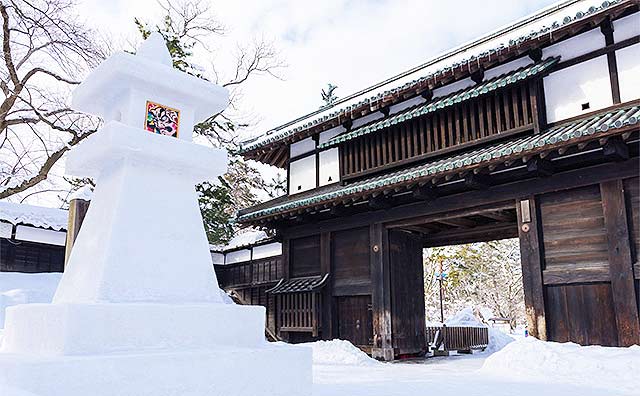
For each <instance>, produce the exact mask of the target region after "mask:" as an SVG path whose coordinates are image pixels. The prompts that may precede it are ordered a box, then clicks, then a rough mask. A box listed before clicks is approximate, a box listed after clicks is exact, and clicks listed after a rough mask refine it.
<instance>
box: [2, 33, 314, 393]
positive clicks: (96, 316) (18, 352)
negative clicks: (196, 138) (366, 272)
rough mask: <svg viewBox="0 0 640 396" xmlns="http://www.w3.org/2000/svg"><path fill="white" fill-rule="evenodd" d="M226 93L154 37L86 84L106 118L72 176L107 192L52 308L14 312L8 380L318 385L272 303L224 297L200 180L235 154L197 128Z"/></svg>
mask: <svg viewBox="0 0 640 396" xmlns="http://www.w3.org/2000/svg"><path fill="white" fill-rule="evenodd" d="M227 100H228V93H227V91H226V90H225V89H223V88H221V87H218V86H216V85H214V84H211V83H208V82H206V81H204V80H201V79H198V78H195V77H192V76H189V75H187V74H186V73H182V72H179V71H177V70H175V69H173V68H172V67H171V58H170V56H169V53H168V51H167V48H166V46H165V44H164V40H163V39H162V37H161V36H159V35H157V34H153V35H152V36H151V37H150V38H149V39H148V40H147V41H145V43H144V44H143V45H142V46H141V47H140V49H139V50H138V54H137V55H136V56H134V55H131V54H126V53H118V54H115V55H113V56H112V57H110V58H109V59H107V60H106V61H105V62H104V63H103V64H102V65H100V66H99V67H98V68H97V69H96V70H95V71H94V72H93V73H92V74H91V75H90V76H89V77H88V78H87V79H86V81H84V82H83V83H82V84H81V85H80V86H79V87H78V88H77V89H76V91H75V92H74V95H73V106H74V107H75V108H76V109H78V110H81V111H85V112H88V113H93V114H96V115H99V116H102V117H103V118H104V120H105V125H104V126H103V127H102V128H101V129H100V130H99V131H98V132H96V133H95V134H94V135H92V136H91V137H89V138H88V139H87V140H86V141H85V142H83V143H82V144H80V145H79V146H78V147H76V148H74V149H73V150H71V152H70V154H69V157H68V159H67V173H68V174H71V175H73V176H78V177H93V178H95V180H96V181H97V188H96V190H95V193H94V197H93V200H92V202H91V206H90V207H89V210H88V212H87V216H86V218H85V221H84V223H83V225H82V228H81V230H80V233H79V235H78V238H77V239H76V243H75V245H74V247H73V250H72V253H71V256H70V258H69V263H68V266H67V268H66V270H65V273H64V275H63V277H62V280H61V282H60V285H59V287H58V289H57V291H56V294H55V297H54V299H53V302H52V304H27V305H20V306H15V307H11V308H9V309H7V315H6V323H5V325H6V326H5V332H4V339H3V344H2V347H1V349H0V390H2V387H3V386H4V387H5V389H9V388H12V389H15V388H17V389H20V390H24V391H27V392H32V393H34V394H36V395H41V396H45V395H46V396H58V395H59V396H63V395H64V396H74V395H82V396H88V395H91V396H114V395H118V396H125V395H127V396H128V395H131V396H146V395H149V396H165V395H166V396H169V395H172V396H173V395H175V396H178V395H180V396H183V395H184V396H186V395H189V396H200V395H202V396H204V395H206V396H215V395H224V396H232V395H269V396H276V395H283V396H284V395H287V396H289V395H310V394H311V350H310V349H308V348H302V347H293V346H281V345H279V346H276V345H271V344H269V343H268V342H267V341H266V340H265V338H264V324H265V311H264V308H263V307H259V306H239V305H234V304H225V303H223V302H222V297H221V294H220V293H221V290H220V289H219V287H218V284H217V280H216V275H215V272H214V271H213V265H212V262H211V255H210V253H209V244H208V241H207V238H206V234H205V230H204V226H203V223H202V217H201V214H200V209H199V206H198V201H197V196H196V193H195V189H194V185H195V184H196V183H198V182H201V181H204V180H212V179H215V177H217V176H218V175H220V174H222V173H223V172H224V171H225V169H226V163H227V157H226V154H225V153H224V152H223V151H220V150H213V149H210V148H207V147H204V146H200V145H197V144H194V143H192V142H191V134H192V130H193V125H194V124H195V123H196V122H198V121H200V120H203V119H205V118H206V117H207V116H208V115H209V114H213V113H216V112H218V111H220V110H221V109H223V108H224V107H225V106H226V104H227ZM0 393H1V392H0ZM3 395H4V393H3Z"/></svg>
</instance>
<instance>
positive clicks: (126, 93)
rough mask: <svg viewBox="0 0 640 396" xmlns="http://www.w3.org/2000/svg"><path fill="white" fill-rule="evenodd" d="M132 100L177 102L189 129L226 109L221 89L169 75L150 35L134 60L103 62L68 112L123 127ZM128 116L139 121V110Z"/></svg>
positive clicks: (159, 41)
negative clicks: (188, 114)
mask: <svg viewBox="0 0 640 396" xmlns="http://www.w3.org/2000/svg"><path fill="white" fill-rule="evenodd" d="M136 96H143V97H145V98H147V99H148V100H151V101H161V100H162V99H158V98H179V100H180V101H181V102H180V103H179V106H180V107H181V108H192V109H193V123H197V122H199V121H202V120H204V119H206V118H208V117H210V116H212V115H213V113H214V112H218V111H219V110H218V109H220V108H226V107H227V105H228V98H229V94H228V91H227V90H226V89H225V88H223V87H220V86H217V85H215V84H212V83H211V82H210V81H206V80H204V79H201V78H198V77H195V76H192V75H189V74H187V73H184V72H181V71H179V70H177V69H174V68H173V67H172V61H171V56H170V54H169V51H168V50H167V47H166V44H165V41H164V38H163V37H162V36H161V35H160V34H159V33H152V34H151V35H150V36H149V38H148V39H147V40H145V41H144V42H143V43H142V44H141V45H140V47H139V48H138V53H137V55H133V54H129V53H126V52H118V53H115V54H113V55H112V56H110V57H109V58H108V59H107V60H105V61H104V62H102V63H101V64H100V66H98V67H97V68H96V69H95V70H94V71H93V72H92V73H91V74H90V75H89V76H88V77H87V78H86V79H85V81H84V82H83V83H82V84H81V85H79V86H78V87H77V88H76V89H75V91H74V93H73V99H72V107H73V108H74V109H77V110H80V111H83V112H86V113H89V114H94V115H97V116H100V117H102V118H103V119H105V121H109V120H116V121H121V120H122V121H123V122H125V123H127V122H126V119H127V115H128V114H127V113H128V112H129V109H128V106H129V105H130V104H131V102H132V101H133V99H134V98H135V97H136ZM162 104H165V105H173V106H178V105H176V104H172V103H162ZM212 109H214V111H212ZM133 111H134V112H136V113H137V114H138V115H144V109H134V110H133ZM133 126H136V125H133Z"/></svg>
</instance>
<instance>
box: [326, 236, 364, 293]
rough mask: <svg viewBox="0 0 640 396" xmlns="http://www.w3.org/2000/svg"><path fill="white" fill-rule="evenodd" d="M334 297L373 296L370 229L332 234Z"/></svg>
mask: <svg viewBox="0 0 640 396" xmlns="http://www.w3.org/2000/svg"><path fill="white" fill-rule="evenodd" d="M331 246H332V249H331V250H332V255H331V263H332V265H331V268H332V271H333V295H334V296H348V295H363V294H367V295H370V294H371V268H370V266H369V228H368V227H363V228H355V229H352V230H346V231H338V232H334V233H331Z"/></svg>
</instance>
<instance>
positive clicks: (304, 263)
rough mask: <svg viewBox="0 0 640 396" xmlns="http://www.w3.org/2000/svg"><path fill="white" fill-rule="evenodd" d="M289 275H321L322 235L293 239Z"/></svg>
mask: <svg viewBox="0 0 640 396" xmlns="http://www.w3.org/2000/svg"><path fill="white" fill-rule="evenodd" d="M289 249H290V255H291V256H290V264H289V277H290V278H299V277H304V276H314V275H320V235H312V236H308V237H304V238H297V239H291V241H290V247H289Z"/></svg>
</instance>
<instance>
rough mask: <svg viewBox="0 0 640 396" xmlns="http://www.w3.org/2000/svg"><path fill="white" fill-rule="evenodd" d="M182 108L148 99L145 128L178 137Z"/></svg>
mask: <svg viewBox="0 0 640 396" xmlns="http://www.w3.org/2000/svg"><path fill="white" fill-rule="evenodd" d="M179 124H180V110H177V109H172V108H171V107H168V106H163V105H161V104H158V103H154V102H150V101H147V118H146V120H145V122H144V129H146V130H147V131H149V132H153V133H157V134H160V135H165V136H173V137H178V126H179Z"/></svg>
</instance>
